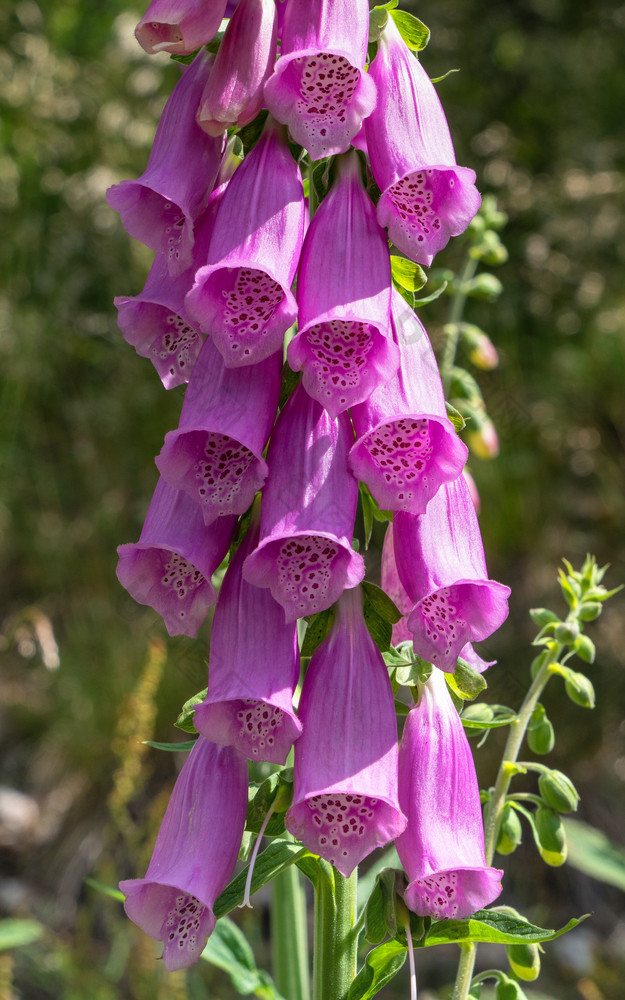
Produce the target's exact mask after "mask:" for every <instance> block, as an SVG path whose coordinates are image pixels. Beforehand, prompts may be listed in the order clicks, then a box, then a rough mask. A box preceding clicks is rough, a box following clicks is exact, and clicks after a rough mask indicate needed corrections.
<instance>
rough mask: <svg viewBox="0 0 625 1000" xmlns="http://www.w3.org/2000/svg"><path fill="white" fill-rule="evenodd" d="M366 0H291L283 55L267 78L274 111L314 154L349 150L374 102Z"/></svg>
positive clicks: (282, 37)
mask: <svg viewBox="0 0 625 1000" xmlns="http://www.w3.org/2000/svg"><path fill="white" fill-rule="evenodd" d="M368 37H369V7H368V4H367V3H366V0H288V2H287V4H286V8H285V11H284V20H283V23H282V30H281V34H280V43H281V48H280V58H279V59H278V62H277V64H276V67H275V71H274V73H273V76H271V77H270V78H269V80H268V81H267V83H266V84H265V101H266V104H267V107H268V108H269V110H270V112H271V114H272V115H273V116H274V117H275V118H277V119H278V121H281V122H284V124H285V125H288V126H289V132H290V133H291V135H292V137H293V139H295V141H296V142H299V143H300V145H302V146H303V147H304V148H305V149H307V150H308V152H309V153H310V156H311V158H312V159H313V160H318V159H320V158H321V157H323V156H332V155H333V154H335V153H344V152H345V151H346V150H347V149H348V148H349V145H350V143H351V140H352V139H353V137H354V136H355V135H356V133H357V132H358V131H359V130H360V127H361V124H362V120H363V118H366V116H367V115H369V114H371V112H372V110H373V107H374V105H375V99H376V93H375V84H374V83H373V80H372V78H371V76H369V75H368V74H367V73H365V60H366V56H367V39H368Z"/></svg>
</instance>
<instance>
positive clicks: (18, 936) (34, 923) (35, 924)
mask: <svg viewBox="0 0 625 1000" xmlns="http://www.w3.org/2000/svg"><path fill="white" fill-rule="evenodd" d="M122 899H123V896H122ZM44 931H45V927H44V926H43V924H40V923H39V921H38V920H26V919H24V920H20V919H17V918H15V919H9V920H0V951H7V949H9V948H23V947H24V946H25V945H27V944H32V943H33V941H38V940H39V938H40V937H41V936H42V934H43V933H44Z"/></svg>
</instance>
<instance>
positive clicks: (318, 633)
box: [301, 605, 334, 656]
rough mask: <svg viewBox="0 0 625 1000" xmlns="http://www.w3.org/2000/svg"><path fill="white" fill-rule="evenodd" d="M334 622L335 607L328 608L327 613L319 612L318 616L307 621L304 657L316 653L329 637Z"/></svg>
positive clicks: (303, 649)
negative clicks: (318, 647)
mask: <svg viewBox="0 0 625 1000" xmlns="http://www.w3.org/2000/svg"><path fill="white" fill-rule="evenodd" d="M333 621H334V605H332V607H330V608H326V610H325V611H319V612H317V614H316V615H311V616H310V618H309V619H307V623H306V632H305V633H304V641H303V643H302V650H301V653H302V656H312V655H313V653H314V652H315V650H316V648H317V646H318V645H319V644H320V643H321V642H323V640H324V639H325V637H326V636H327V634H328V632H329V631H330V628H331V626H332V622H333Z"/></svg>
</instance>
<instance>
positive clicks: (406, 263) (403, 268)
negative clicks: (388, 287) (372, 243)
mask: <svg viewBox="0 0 625 1000" xmlns="http://www.w3.org/2000/svg"><path fill="white" fill-rule="evenodd" d="M391 274H392V276H393V281H394V282H395V284H396V285H399V287H400V288H405V289H407V291H409V292H418V291H419V289H421V288H423V286H424V285H425V284H426V282H427V280H428V277H427V274H426V273H425V271H424V270H423V268H422V267H419V265H418V264H415V262H414V261H412V260H408V258H407V257H397V256H396V255H395V254H391Z"/></svg>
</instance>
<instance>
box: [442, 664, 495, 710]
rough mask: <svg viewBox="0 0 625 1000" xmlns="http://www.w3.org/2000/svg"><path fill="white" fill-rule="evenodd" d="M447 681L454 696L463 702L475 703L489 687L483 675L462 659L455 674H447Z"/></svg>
mask: <svg viewBox="0 0 625 1000" xmlns="http://www.w3.org/2000/svg"><path fill="white" fill-rule="evenodd" d="M445 680H446V681H447V684H448V686H449V687H450V688H451V690H452V691H453V692H454V694H457V695H458V697H459V698H461V699H462V700H463V701H473V699H474V698H477V696H478V694H481V693H482V691H485V690H486V688H487V686H488V685H487V683H486V681H485V680H484V677H483V675H482V674H480V673H478V672H477V670H475V669H474V668H473V667H472V666H471V665H470V664H469V663H467V662H466V660H463V659H462V658H460V659H459V660H458V662H457V663H456V669H455V670H454V672H453V674H445Z"/></svg>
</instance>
